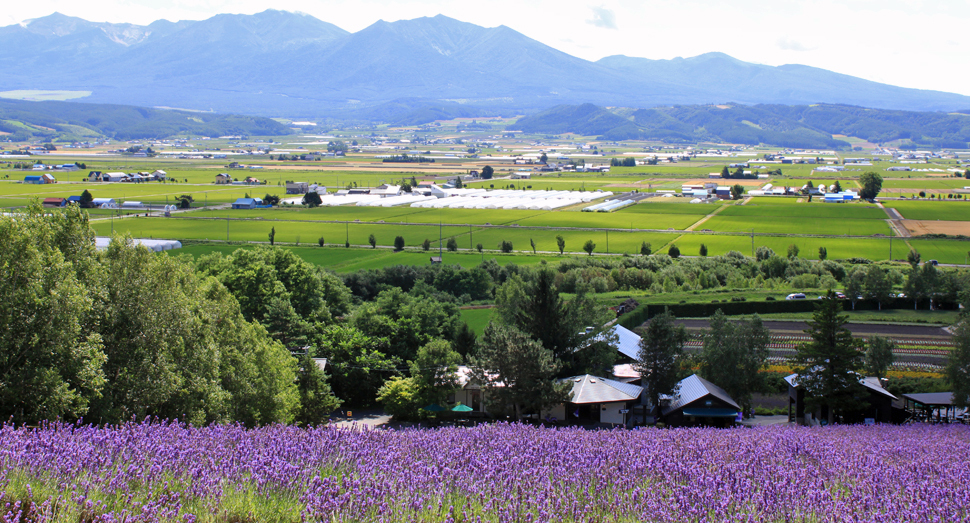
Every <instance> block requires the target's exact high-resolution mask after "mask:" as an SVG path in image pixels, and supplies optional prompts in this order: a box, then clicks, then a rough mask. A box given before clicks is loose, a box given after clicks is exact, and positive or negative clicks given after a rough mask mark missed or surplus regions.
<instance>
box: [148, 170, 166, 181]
mask: <svg viewBox="0 0 970 523" xmlns="http://www.w3.org/2000/svg"><path fill="white" fill-rule="evenodd" d="M151 176H152V178H154V179H156V180H164V179H166V178H167V177H168V173H167V172H165V171H163V170H161V169H158V170H156V171H155V172H153V173H152V175H151Z"/></svg>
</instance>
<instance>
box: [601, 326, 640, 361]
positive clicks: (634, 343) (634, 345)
mask: <svg viewBox="0 0 970 523" xmlns="http://www.w3.org/2000/svg"><path fill="white" fill-rule="evenodd" d="M612 331H613V333H614V334H616V337H617V343H616V348H617V350H619V351H620V353H622V354H623V355H624V356H626V357H628V358H630V359H631V360H634V361H636V360H637V358H638V355H639V354H640V335H638V334H637V333H635V332H633V331H631V330H630V329H628V328H626V327H624V326H622V325H614V326H613V328H612ZM602 339H603V335H600V336H597V341H599V340H602Z"/></svg>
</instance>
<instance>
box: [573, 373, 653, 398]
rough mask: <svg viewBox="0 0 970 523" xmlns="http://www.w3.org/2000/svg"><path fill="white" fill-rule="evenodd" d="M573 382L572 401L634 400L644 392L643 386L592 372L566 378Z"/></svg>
mask: <svg viewBox="0 0 970 523" xmlns="http://www.w3.org/2000/svg"><path fill="white" fill-rule="evenodd" d="M562 381H564V382H566V381H568V382H570V383H572V386H573V390H572V392H571V394H570V400H569V402H570V403H579V404H584V403H610V402H613V401H633V400H635V399H637V398H639V397H640V394H643V387H640V386H639V385H633V384H631V383H622V382H619V381H614V380H609V379H606V378H600V377H599V376H593V375H590V374H584V375H582V376H573V377H571V378H565V379H563V380H562Z"/></svg>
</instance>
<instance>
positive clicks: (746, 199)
mask: <svg viewBox="0 0 970 523" xmlns="http://www.w3.org/2000/svg"><path fill="white" fill-rule="evenodd" d="M753 199H754V198H753V197H751V196H748V197H747V198H745V199H744V201H743V202H741V205H747V204H748V202H750V201H751V200H753Z"/></svg>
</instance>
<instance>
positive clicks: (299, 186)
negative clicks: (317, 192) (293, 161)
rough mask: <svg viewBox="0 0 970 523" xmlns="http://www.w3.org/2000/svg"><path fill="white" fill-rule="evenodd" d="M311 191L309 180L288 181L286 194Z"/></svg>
mask: <svg viewBox="0 0 970 523" xmlns="http://www.w3.org/2000/svg"><path fill="white" fill-rule="evenodd" d="M309 191H310V183H309V182H286V194H306V193H308V192H309Z"/></svg>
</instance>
